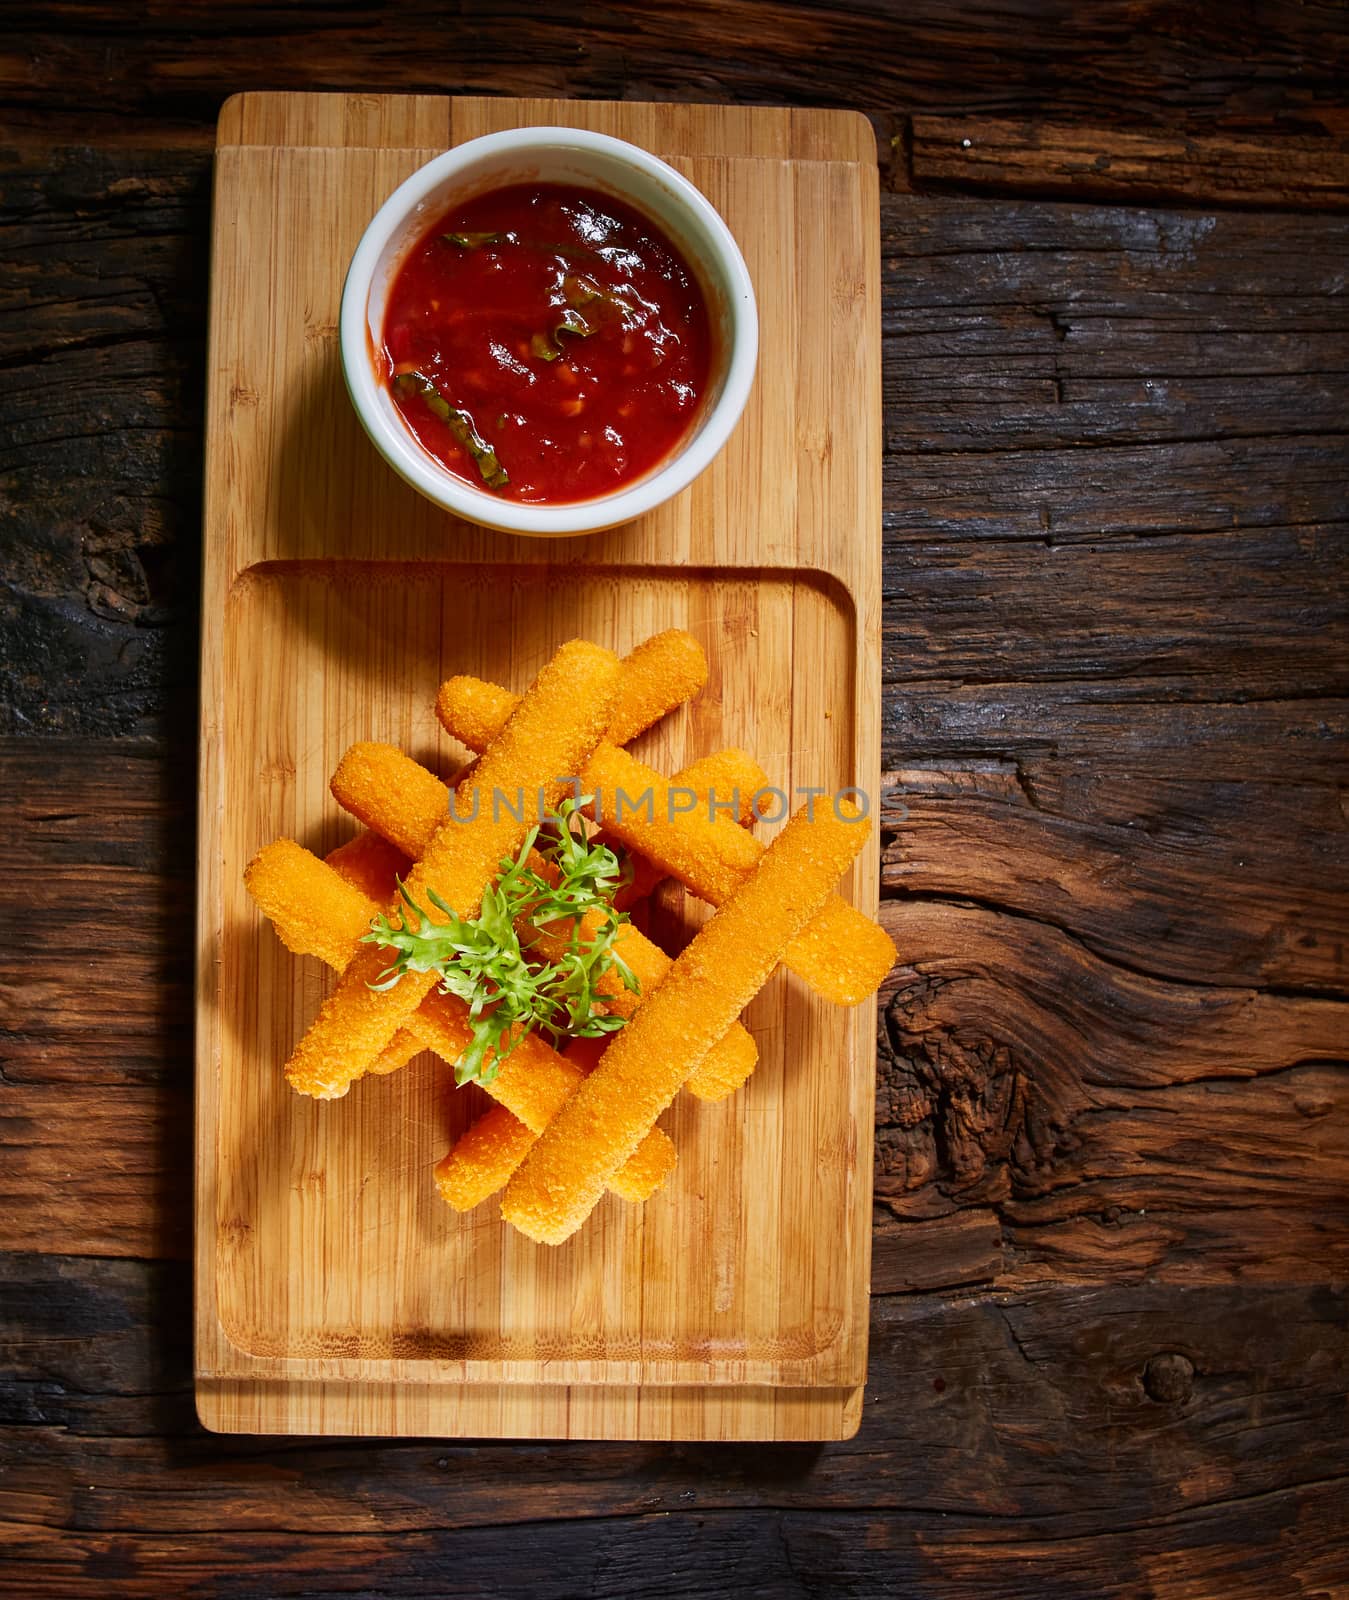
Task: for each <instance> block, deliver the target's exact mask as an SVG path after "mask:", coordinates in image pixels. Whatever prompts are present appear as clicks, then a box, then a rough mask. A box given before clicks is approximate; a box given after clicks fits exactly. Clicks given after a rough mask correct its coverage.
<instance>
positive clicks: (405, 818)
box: [332, 744, 888, 1100]
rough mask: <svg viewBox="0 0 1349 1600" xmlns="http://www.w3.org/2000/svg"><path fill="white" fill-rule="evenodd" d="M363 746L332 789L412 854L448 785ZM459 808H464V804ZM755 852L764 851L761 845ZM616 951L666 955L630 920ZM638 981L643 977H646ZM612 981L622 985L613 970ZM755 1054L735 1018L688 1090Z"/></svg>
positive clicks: (663, 961)
mask: <svg viewBox="0 0 1349 1600" xmlns="http://www.w3.org/2000/svg"><path fill="white" fill-rule="evenodd" d="M611 748H612V747H611ZM361 752H362V754H361V759H360V761H359V762H356V763H352V764H350V765H348V763H347V762H346V761H345V759H344V760H343V761H342V763H341V764H340V765H339V767H338V770H337V772H336V773H334V775H333V783H332V790H333V794H334V795H335V796H336V798H337V799H338V801H339V802H340V803H341V804H342V805H343V806H345V807H346V809H347V810H348V811H350V812H352V813H353V815H355V816H358V817H359V818H360V819H361V821H362V822H364V823H365V824H366V825H367V826H368V827H373V828H375V829H376V830H377V831H378V832H380V833H382V834H384V835H385V836H386V837H387V838H391V839H396V840H397V841H398V843H399V845H400V847H401V848H403V849H406V850H407V851H408V853H409V854H410V855H414V856H415V855H416V854H417V843H418V841H417V838H416V829H417V828H418V826H419V825H420V824H421V822H422V821H423V820H424V817H425V815H426V814H427V813H429V811H430V809H431V808H430V805H429V803H428V802H429V796H430V793H431V787H430V786H431V785H432V784H434V785H435V786H436V791H437V793H438V794H439V802H438V804H439V808H440V811H441V813H442V814H443V813H444V812H445V810H446V808H447V807H448V805H449V790H448V789H447V788H446V787H445V785H444V784H443V783H441V781H440V779H439V778H436V777H433V776H432V775H431V773H429V772H427V771H426V769H425V768H424V767H419V766H418V765H417V763H416V762H415V761H414V760H413V759H412V757H411V756H405V755H404V754H403V752H402V751H401V750H399V749H397V748H396V747H395V746H394V745H391V744H380V745H363V746H361ZM409 795H417V796H418V799H417V800H416V802H415V803H413V804H410V805H408V809H407V811H406V812H405V811H404V810H403V807H404V805H405V804H408V802H407V797H408V796H409ZM460 809H461V811H462V809H463V807H462V806H461V807H460ZM731 826H732V827H733V829H734V832H736V833H737V834H739V833H740V829H739V828H734V825H733V824H732V825H731ZM743 837H748V836H747V835H743ZM758 853H759V854H762V846H760V847H759V851H758ZM620 951H621V953H622V955H623V957H624V959H625V960H626V961H627V962H628V964H629V966H631V967H632V968H633V970H634V971H637V970H638V969H637V963H638V962H640V963H642V969H643V971H646V972H647V973H648V974H651V975H656V974H657V973H660V974H663V973H664V971H665V968H666V966H668V964H669V960H670V958H669V956H667V955H666V954H665V952H664V951H663V950H661V949H660V948H659V946H657V945H655V944H653V943H652V942H651V940H650V939H648V938H647V937H646V935H645V934H643V933H640V932H639V931H638V930H637V929H636V928H634V927H632V925H631V924H628V925H627V926H626V927H625V928H624V932H623V942H622V945H621V946H620ZM887 970H888V969H887ZM638 978H639V980H642V974H641V972H638ZM642 981H643V982H644V983H645V981H646V980H642ZM403 982H404V983H406V982H407V980H406V979H404V980H403ZM614 985H615V986H616V987H617V988H621V987H622V986H621V983H619V982H618V979H617V977H616V975H614ZM399 987H400V988H401V987H402V984H400V985H399ZM757 1059H758V1049H757V1047H756V1046H755V1044H754V1041H753V1039H751V1038H750V1036H749V1034H748V1033H747V1032H746V1031H745V1029H744V1027H743V1026H742V1025H741V1024H740V1023H738V1022H737V1023H736V1024H735V1025H734V1026H733V1027H732V1028H731V1029H729V1030H728V1032H727V1037H726V1039H725V1040H724V1041H722V1040H718V1042H717V1045H716V1048H715V1050H714V1051H713V1052H712V1055H711V1057H710V1058H709V1061H708V1063H707V1065H706V1067H705V1068H700V1069H699V1071H698V1072H697V1073H695V1074H694V1076H693V1078H692V1079H691V1080H690V1082H689V1092H690V1093H691V1094H693V1095H696V1096H697V1098H698V1099H700V1100H721V1099H724V1098H725V1096H726V1095H727V1094H728V1093H730V1090H729V1089H728V1088H727V1087H726V1085H727V1084H739V1083H743V1082H744V1080H745V1078H746V1077H747V1076H748V1074H749V1072H750V1071H752V1070H753V1067H754V1064H755V1062H756V1061H757Z"/></svg>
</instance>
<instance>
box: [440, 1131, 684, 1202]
mask: <svg viewBox="0 0 1349 1600" xmlns="http://www.w3.org/2000/svg"><path fill="white" fill-rule="evenodd" d="M652 1132H653V1133H659V1132H660V1130H659V1129H658V1128H653V1129H652ZM536 1137H537V1136H536V1135H535V1134H533V1133H531V1132H530V1130H529V1129H528V1128H527V1127H525V1125H524V1123H523V1122H521V1121H520V1119H519V1118H518V1117H514V1116H512V1115H511V1113H510V1112H509V1111H507V1109H506V1108H505V1106H501V1105H498V1106H493V1107H492V1109H491V1110H490V1111H488V1112H485V1113H484V1114H483V1115H482V1116H481V1117H479V1118H478V1120H477V1121H476V1122H475V1123H474V1124H473V1126H472V1127H471V1128H469V1129H468V1131H467V1132H466V1133H465V1134H463V1135H462V1137H461V1138H460V1139H459V1140H458V1141H457V1143H456V1144H455V1145H454V1146H453V1147H452V1148H451V1149H450V1151H449V1153H448V1154H447V1155H444V1156H442V1157H441V1159H440V1160H439V1161H438V1162H437V1163H436V1166H435V1179H436V1187H437V1188H438V1189H439V1190H440V1193H441V1196H442V1197H443V1198H444V1199H445V1200H446V1201H447V1202H448V1203H449V1204H450V1205H452V1206H453V1207H454V1209H455V1210H456V1211H472V1209H473V1208H474V1206H477V1205H481V1204H482V1202H483V1201H484V1200H487V1199H489V1198H490V1197H491V1196H492V1195H494V1194H497V1193H498V1192H499V1191H500V1190H502V1189H504V1188H505V1187H506V1185H507V1183H508V1182H509V1181H510V1179H511V1176H512V1174H513V1173H514V1172H515V1170H516V1169H517V1168H518V1167H519V1165H520V1163H521V1162H522V1161H523V1160H524V1159H525V1157H526V1156H527V1155H528V1154H529V1152H530V1150H531V1149H532V1148H533V1146H534V1142H535V1139H536ZM674 1168H675V1149H674V1146H673V1145H672V1144H671V1143H670V1141H669V1140H668V1139H665V1138H661V1139H652V1138H647V1139H644V1140H643V1141H642V1143H641V1144H640V1145H639V1146H638V1147H637V1149H636V1150H635V1151H634V1152H633V1155H632V1158H631V1159H630V1160H629V1161H628V1162H627V1163H626V1164H625V1165H624V1166H623V1167H622V1168H621V1169H620V1170H619V1171H618V1172H616V1173H614V1175H613V1177H612V1178H610V1180H609V1189H610V1191H611V1192H612V1193H613V1194H616V1195H617V1196H618V1198H619V1199H620V1200H627V1201H628V1202H629V1203H630V1204H632V1205H642V1204H643V1203H644V1202H645V1201H647V1200H649V1199H650V1198H651V1196H652V1195H653V1194H655V1192H656V1190H657V1189H659V1188H660V1187H661V1185H662V1184H663V1183H664V1182H665V1180H666V1179H667V1178H668V1177H669V1176H670V1174H671V1173H672V1172H673V1171H674Z"/></svg>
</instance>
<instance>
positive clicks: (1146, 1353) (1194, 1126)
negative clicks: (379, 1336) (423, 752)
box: [0, 0, 1349, 1600]
mask: <svg viewBox="0 0 1349 1600" xmlns="http://www.w3.org/2000/svg"><path fill="white" fill-rule="evenodd" d="M5 19H6V34H7V40H6V45H5V49H4V51H3V54H2V55H0V108H3V116H4V130H3V132H2V133H0V216H3V221H4V228H5V248H4V250H3V252H2V254H3V263H2V264H0V281H2V282H3V295H2V296H0V365H3V368H4V381H3V384H0V526H3V529H4V539H3V545H2V546H0V572H2V573H3V580H4V599H3V607H4V612H3V615H4V629H3V652H2V657H0V671H2V672H3V677H4V695H3V713H4V732H5V734H6V735H7V737H6V740H5V743H4V745H3V750H4V766H3V783H4V791H3V807H4V811H3V814H4V817H5V819H6V826H5V827H4V829H3V837H0V852H3V871H2V872H0V896H2V897H3V903H4V914H5V924H4V928H5V938H4V944H3V955H2V956H0V959H2V960H3V964H4V1012H3V1018H2V1019H0V1020H2V1021H3V1030H4V1031H3V1043H2V1044H0V1049H2V1051H3V1055H2V1056H0V1139H2V1140H3V1144H4V1159H3V1163H2V1164H0V1185H2V1188H0V1192H2V1193H3V1195H4V1198H5V1202H6V1203H5V1205H4V1207H3V1209H2V1210H0V1252H3V1254H0V1285H2V1286H3V1287H0V1328H3V1333H2V1334H0V1530H3V1531H2V1532H0V1591H3V1592H4V1593H6V1594H15V1595H24V1596H30V1595H40V1594H50V1595H69V1594H82V1593H97V1594H99V1595H145V1596H152V1595H153V1596H158V1595H164V1594H175V1595H217V1594H220V1595H224V1594H230V1595H258V1596H271V1595H285V1594H300V1593H303V1594H306V1595H311V1596H317V1595H338V1594H352V1593H355V1594H360V1595H366V1596H384V1595H390V1596H391V1595H411V1594H433V1595H438V1596H439V1595H450V1594H454V1595H466V1596H477V1595H485V1594H501V1595H506V1594H512V1595H513V1594H521V1595H529V1596H547V1597H563V1596H613V1597H622V1600H627V1597H632V1596H651V1597H657V1596H667V1595H680V1596H709V1597H710V1596H723V1595H725V1596H739V1595H754V1596H760V1595H762V1596H764V1597H774V1600H776V1597H778V1596H807V1595H810V1596H815V1595H819V1596H826V1595H835V1594H850V1595H866V1596H880V1595H919V1596H924V1597H926V1596H936V1597H948V1596H949V1597H966V1596H976V1595H985V1594H990V1595H991V1594H997V1595H999V1596H1004V1597H1018V1600H1019V1597H1027V1600H1029V1597H1032V1596H1035V1597H1049V1596H1077V1595H1091V1596H1096V1595H1108V1596H1130V1597H1132V1596H1137V1595H1158V1596H1168V1597H1170V1596H1184V1597H1193V1600H1210V1597H1214V1596H1224V1597H1226V1596H1260V1597H1266V1596H1285V1595H1286V1596H1322V1595H1324V1596H1331V1595H1341V1594H1345V1593H1349V1447H1347V1446H1346V1431H1347V1430H1346V1404H1345V1389H1346V1381H1347V1378H1346V1367H1347V1365H1349V1339H1347V1337H1346V1312H1347V1311H1349V1292H1347V1289H1346V1284H1347V1280H1349V1193H1347V1184H1349V1078H1347V1077H1346V1059H1349V1008H1347V1007H1346V1005H1345V1001H1346V999H1349V968H1347V966H1346V939H1347V938H1349V916H1347V915H1346V894H1345V884H1346V867H1347V865H1349V862H1347V861H1346V855H1347V854H1349V852H1346V843H1345V841H1346V820H1345V819H1346V809H1345V794H1346V792H1349V791H1346V788H1345V783H1346V779H1347V778H1349V763H1346V758H1345V754H1346V753H1345V720H1346V705H1347V704H1349V634H1347V631H1346V625H1345V606H1344V600H1345V593H1346V582H1345V579H1346V568H1347V566H1349V563H1347V562H1346V531H1347V528H1349V504H1347V501H1349V492H1347V491H1349V390H1347V386H1346V373H1347V372H1349V310H1347V309H1346V305H1347V302H1346V297H1345V295H1344V292H1343V291H1344V284H1345V274H1346V263H1347V262H1349V215H1346V212H1349V184H1347V180H1349V146H1347V143H1346V136H1347V135H1349V92H1347V91H1346V82H1349V24H1347V23H1346V15H1345V12H1344V11H1343V9H1342V8H1341V7H1339V6H1337V5H1335V4H1329V3H1318V0H1307V3H1300V4H1294V3H1292V0H1271V3H1266V4H1256V3H1246V4H1237V5H1228V4H1220V3H1217V0H1202V3H1201V0H1197V3H1194V4H1191V5H1188V6H1175V5H1163V4H1160V3H1157V4H1152V3H1143V4H1140V3H1138V0H1101V3H1100V4H1097V5H1093V6H1086V5H1082V6H1072V5H1064V4H1061V3H1055V0H1017V3H1016V4H1014V5H1012V6H1010V7H1009V6H1004V7H1001V8H996V9H995V8H988V9H987V10H985V9H983V8H980V7H979V6H977V5H971V4H950V3H948V4H942V3H941V0H920V3H919V4H917V5H913V6H900V5H898V4H886V3H884V0H867V3H865V4H862V5H858V6H853V7H842V6H832V5H828V4H825V3H823V0H815V3H813V4H812V3H805V0H801V3H796V4H793V3H788V0H779V3H773V4H758V5H753V4H749V3H748V0H689V3H687V4H684V5H681V6H678V7H668V6H664V5H656V4H652V3H650V0H648V3H645V4H624V3H618V4H612V5H605V6H592V5H583V6H580V7H579V8H578V7H575V6H571V7H564V6H561V5H557V4H554V3H552V0H548V3H544V4H539V5H522V6H505V5H496V6H488V5H478V4H473V3H471V0H465V3H463V4H461V5H458V6H454V7H441V6H437V5H434V4H430V3H428V0H421V3H417V4H407V5H402V6H399V7H397V8H393V7H390V8H389V9H388V14H387V15H379V14H377V8H369V9H367V8H335V7H334V8H327V7H322V6H307V5H302V6H290V7H260V6H259V7H252V8H250V7H246V6H241V5H233V4H216V5H214V6H210V7H207V6H205V5H200V4H193V5H188V6H179V7H159V8H153V9H152V10H151V11H150V12H149V14H148V15H147V14H145V13H144V12H138V11H135V10H133V8H125V7H119V6H115V5H112V4H110V3H108V0H99V3H90V4H76V3H71V4H60V5H55V6H49V7H44V8H36V7H25V6H19V5H11V6H8V7H6V8H5ZM277 87H294V88H333V89H362V88H368V89H381V90H401V89H409V90H410V89H425V90H431V91H436V92H446V91H449V92H473V93H494V92H495V93H526V94H528V93H542V94H574V95H580V96H599V97H608V98H623V97H627V98H635V99H681V98H684V99H688V98H692V99H699V100H709V101H717V100H730V101H740V102H746V103H791V104H826V105H846V106H854V107H858V108H860V109H862V110H864V111H866V112H867V113H869V114H870V115H871V117H872V119H873V121H874V124H875V127H876V132H877V136H878V145H879V150H880V159H881V164H882V176H883V196H882V224H883V237H884V245H883V248H884V283H885V361H886V391H885V395H886V431H887V438H886V445H887V457H886V509H885V540H886V566H885V578H886V610H885V704H884V724H885V739H886V743H885V749H886V763H887V766H888V768H889V769H890V771H891V773H892V775H893V781H894V782H895V783H896V784H898V785H901V786H902V787H903V790H904V791H905V794H906V798H907V805H908V809H909V815H908V819H907V821H904V822H903V823H902V825H898V826H894V827H893V828H892V830H891V832H890V833H889V835H888V848H887V851H886V857H885V868H884V892H885V896H886V899H885V902H884V906H885V917H886V921H887V925H888V926H889V927H890V928H891V929H892V931H893V932H894V935H895V938H896V940H897V942H898V944H899V947H900V950H901V953H902V954H901V960H902V963H903V964H902V965H901V966H900V967H899V968H898V969H897V970H896V972H895V974H894V976H893V979H892V981H891V983H890V984H889V985H888V988H887V992H886V994H885V995H884V1006H883V1013H882V1015H883V1026H882V1029H881V1036H880V1063H879V1069H880V1105H879V1114H878V1125H877V1205H876V1217H875V1230H876V1231H875V1244H876V1248H875V1273H874V1285H873V1287H874V1301H873V1326H872V1363H871V1382H870V1384H869V1387H868V1399H867V1406H866V1414H865V1418H864V1421H863V1425H862V1429H861V1432H860V1434H859V1435H858V1437H857V1438H856V1439H855V1440H853V1441H851V1442H849V1443H847V1444H842V1445H835V1446H828V1447H824V1448H819V1447H805V1446H801V1447H781V1448H776V1449H766V1448H763V1447H760V1446H755V1447H735V1446H701V1445H700V1446H679V1447H673V1448H670V1447H665V1448H657V1447H652V1446H637V1445H604V1446H598V1445H596V1446H588V1445H568V1446H547V1445H537V1444H534V1445H510V1444H487V1445H473V1444H467V1445H466V1444H457V1443H456V1444H443V1443H439V1442H436V1441H423V1442H411V1443H398V1444H389V1445H380V1444H372V1443H370V1442H356V1443H342V1442H324V1443H311V1442H307V1441H305V1440H300V1439H289V1440H269V1439H246V1438H242V1439H222V1438H215V1437H211V1436H209V1435H207V1434H205V1433H203V1432H202V1431H201V1430H200V1429H199V1428H198V1426H197V1424H196V1422H195V1420H194V1416H193V1409H192V1400H191V1352H190V1348H189V1344H190V1308H189V1288H190V1284H189V1267H188V1262H187V1253H188V1242H189V1228H190V1194H191V1125H190V1102H191V1032H190V966H191V942H190V938H191V936H190V929H191V901H192V881H193V850H192V821H191V819H192V816H193V811H194V804H195V793H194V782H195V780H194V729H195V717H196V708H195V700H194V672H195V658H196V650H197V623H196V616H195V605H196V593H197V588H196V586H197V570H198V562H199V556H200V551H199V517H200V501H199V478H200V472H201V450H202V438H201V426H200V421H199V418H200V416H201V409H202V369H203V351H204V308H205V303H206V288H207V283H206V276H207V275H206V241H207V225H208V208H209V198H210V182H211V141H212V129H213V122H214V118H215V115H216V112H217V110H218V108H219V105H220V103H221V101H222V100H223V99H224V97H225V96H226V95H227V94H228V93H230V92H232V91H233V90H236V89H240V88H277Z"/></svg>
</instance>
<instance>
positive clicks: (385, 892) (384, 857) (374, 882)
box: [324, 828, 412, 906]
mask: <svg viewBox="0 0 1349 1600" xmlns="http://www.w3.org/2000/svg"><path fill="white" fill-rule="evenodd" d="M324 859H325V860H326V861H327V863H328V865H329V866H330V867H332V868H333V870H334V871H335V872H339V873H341V875H342V876H343V878H345V879H346V881H347V882H348V883H350V884H352V885H354V886H355V887H356V888H357V889H359V890H360V891H361V893H362V894H364V895H368V896H369V898H370V899H371V900H373V901H375V902H376V903H377V904H378V905H381V906H382V905H384V904H385V903H386V902H387V901H388V899H389V896H390V895H391V894H393V893H395V891H396V888H397V884H396V882H395V880H396V879H398V878H406V877H407V875H408V872H409V870H410V868H411V866H412V862H411V860H410V859H409V858H408V857H407V856H405V855H404V854H403V852H402V851H401V850H400V849H398V847H397V846H396V845H392V844H390V843H389V841H388V840H387V839H385V838H382V837H381V836H380V835H379V834H377V833H372V832H371V830H370V829H369V828H362V829H361V831H360V832H359V833H358V834H357V835H356V836H355V837H354V838H352V839H348V840H347V842H346V843H345V844H340V845H338V847H337V849H336V850H330V851H329V852H328V854H327V855H326V856H325V857H324Z"/></svg>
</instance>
